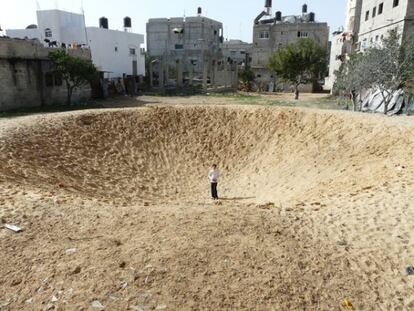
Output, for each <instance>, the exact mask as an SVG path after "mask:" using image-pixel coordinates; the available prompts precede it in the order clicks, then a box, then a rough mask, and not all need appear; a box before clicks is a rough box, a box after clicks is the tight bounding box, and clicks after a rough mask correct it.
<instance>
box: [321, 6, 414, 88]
mask: <svg viewBox="0 0 414 311" xmlns="http://www.w3.org/2000/svg"><path fill="white" fill-rule="evenodd" d="M346 10H347V12H346V13H347V15H346V20H345V29H344V30H343V31H341V32H336V33H334V34H333V40H332V47H333V48H332V53H331V58H330V65H329V68H330V70H329V77H328V78H327V80H326V86H327V87H328V88H330V89H332V87H333V85H334V83H335V78H336V77H335V71H336V70H338V69H339V67H340V65H341V63H342V62H343V61H345V60H346V58H347V55H349V54H350V53H352V52H353V51H361V52H363V51H364V50H365V49H367V48H369V47H370V46H373V45H378V44H380V42H381V39H383V38H384V37H385V36H386V35H387V34H388V32H389V31H390V30H393V29H397V30H398V32H399V33H400V34H401V36H402V37H406V36H413V35H414V1H412V0H348V2H347V9H346Z"/></svg>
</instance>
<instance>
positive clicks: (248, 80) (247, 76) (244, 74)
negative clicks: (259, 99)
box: [239, 67, 254, 92]
mask: <svg viewBox="0 0 414 311" xmlns="http://www.w3.org/2000/svg"><path fill="white" fill-rule="evenodd" d="M239 78H240V80H241V81H242V82H243V84H244V86H245V87H246V90H247V91H248V92H249V91H251V89H252V82H253V81H254V72H253V71H252V70H251V69H250V67H246V68H244V69H242V70H240V71H239Z"/></svg>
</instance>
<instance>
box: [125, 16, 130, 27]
mask: <svg viewBox="0 0 414 311" xmlns="http://www.w3.org/2000/svg"><path fill="white" fill-rule="evenodd" d="M124 28H132V20H131V18H130V17H128V16H126V17H125V18H124Z"/></svg>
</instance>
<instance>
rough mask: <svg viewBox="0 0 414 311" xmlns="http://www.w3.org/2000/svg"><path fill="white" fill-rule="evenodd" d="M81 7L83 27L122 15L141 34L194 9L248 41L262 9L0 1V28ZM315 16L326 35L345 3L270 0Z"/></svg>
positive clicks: (220, 3) (171, 2)
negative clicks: (153, 21)
mask: <svg viewBox="0 0 414 311" xmlns="http://www.w3.org/2000/svg"><path fill="white" fill-rule="evenodd" d="M82 2H83V8H84V11H85V16H86V24H87V26H97V25H98V19H99V17H101V16H105V17H107V18H108V19H109V27H110V28H111V29H122V20H123V18H124V17H125V16H130V17H131V18H132V23H133V30H134V32H138V33H142V34H145V24H146V22H147V20H148V19H149V18H153V17H178V16H184V15H186V16H194V15H196V12H197V7H199V6H201V7H202V8H203V15H204V16H207V17H210V18H213V19H216V20H218V21H220V22H222V23H223V24H224V35H225V38H228V39H241V40H243V41H247V42H251V41H252V31H253V30H252V24H253V20H254V18H255V17H256V16H257V15H258V14H259V13H260V12H261V11H262V10H263V7H264V2H265V1H264V0H150V1H148V0H83V1H82V0H37V1H36V0H0V25H1V27H2V28H3V30H4V29H13V28H14V29H16V28H18V29H19V28H25V27H26V26H27V25H29V24H36V10H37V9H38V7H40V9H42V10H45V9H56V8H58V9H61V10H67V11H72V12H81V7H82ZM305 2H306V3H307V4H308V7H309V9H308V10H309V12H315V13H316V19H317V20H318V21H323V22H328V24H329V27H330V32H331V33H332V32H333V31H335V30H337V29H338V27H340V26H343V24H344V21H345V6H346V0H308V1H305V0H273V12H276V11H282V13H283V15H289V14H300V12H301V8H302V4H303V3H305Z"/></svg>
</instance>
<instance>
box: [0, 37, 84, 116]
mask: <svg viewBox="0 0 414 311" xmlns="http://www.w3.org/2000/svg"><path fill="white" fill-rule="evenodd" d="M50 51H51V49H50V48H45V47H44V46H43V45H42V44H40V43H39V41H38V40H29V39H27V40H21V39H10V38H1V37H0V81H1V83H0V94H1V96H0V111H8V110H15V109H21V108H33V107H39V106H45V105H52V104H61V103H65V102H66V99H67V88H66V85H65V83H64V82H63V81H62V78H61V77H60V76H58V75H56V74H55V73H54V66H53V63H52V61H51V60H50V59H49V52H50ZM68 53H69V54H70V55H72V56H76V57H80V58H82V59H85V60H91V53H90V50H89V49H77V50H74V49H73V50H69V51H68ZM90 97H91V88H90V87H89V86H85V87H83V88H81V89H77V90H75V91H74V94H73V101H79V100H87V99H89V98H90Z"/></svg>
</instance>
